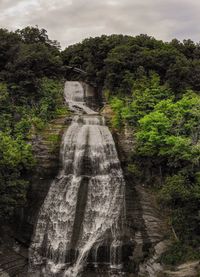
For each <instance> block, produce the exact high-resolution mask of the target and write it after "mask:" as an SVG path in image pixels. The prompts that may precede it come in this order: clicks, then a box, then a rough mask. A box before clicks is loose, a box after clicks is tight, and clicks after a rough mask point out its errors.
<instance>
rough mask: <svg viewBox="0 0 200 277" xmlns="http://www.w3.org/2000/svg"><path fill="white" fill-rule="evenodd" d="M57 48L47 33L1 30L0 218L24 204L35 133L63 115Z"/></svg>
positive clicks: (5, 216) (32, 161)
mask: <svg viewBox="0 0 200 277" xmlns="http://www.w3.org/2000/svg"><path fill="white" fill-rule="evenodd" d="M62 76H63V73H62V60H61V54H60V47H59V44H58V43H57V42H56V41H52V40H50V39H49V37H48V35H47V32H46V30H44V29H39V28H38V27H26V28H24V29H22V30H17V31H16V32H8V31H7V30H5V29H0V219H2V218H5V219H11V217H12V215H13V213H14V211H15V208H17V207H20V206H23V205H24V204H25V202H26V193H27V189H28V181H27V178H26V176H28V175H30V173H31V169H32V167H33V166H34V158H33V155H32V149H31V145H30V144H29V143H28V139H30V138H31V134H32V133H33V132H34V129H39V130H42V129H43V128H44V126H45V125H46V124H47V122H48V121H49V120H51V119H53V118H55V117H56V116H58V115H61V114H62V115H63V114H66V113H67V112H66V109H64V105H63V97H62V78H63V77H62Z"/></svg>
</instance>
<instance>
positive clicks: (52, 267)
mask: <svg viewBox="0 0 200 277" xmlns="http://www.w3.org/2000/svg"><path fill="white" fill-rule="evenodd" d="M64 96H65V100H66V102H67V104H68V105H69V107H70V109H72V110H73V111H75V112H76V113H78V114H76V115H74V118H73V121H72V123H71V125H70V126H69V128H68V129H67V131H66V132H65V134H64V135H63V141H62V145H61V151H60V156H61V169H60V172H59V174H58V176H57V177H56V178H55V180H54V181H53V182H52V184H51V187H50V189H49V192H48V194H47V197H46V199H45V201H44V204H43V205H42V207H41V210H40V213H39V216H38V222H37V225H36V229H35V233H34V236H33V241H32V244H31V247H30V251H29V260H30V266H29V272H30V276H68V277H76V276H79V274H81V271H82V270H83V267H84V265H85V263H86V261H87V258H88V255H89V253H93V254H92V256H93V257H95V258H94V260H95V261H94V264H95V266H96V265H97V259H98V257H97V256H98V248H99V245H101V244H102V243H103V241H104V240H105V238H108V237H110V260H111V267H116V268H118V267H119V266H120V263H121V260H120V255H121V254H120V253H119V252H120V249H121V242H120V235H121V231H122V228H123V226H122V225H123V224H122V223H123V222H122V221H123V220H122V218H123V212H124V188H125V185H124V179H123V174H122V170H121V167H120V163H119V160H118V157H117V152H116V149H115V144H114V141H113V138H112V135H111V133H110V131H109V129H108V127H106V126H105V122H104V118H103V117H101V116H100V115H98V114H97V113H96V112H94V111H93V110H91V109H90V108H89V107H87V106H86V105H85V102H84V90H83V87H82V85H81V84H80V83H79V82H66V84H65V94H64ZM36 272H37V275H36ZM34 274H35V275H34ZM38 274H39V275H38Z"/></svg>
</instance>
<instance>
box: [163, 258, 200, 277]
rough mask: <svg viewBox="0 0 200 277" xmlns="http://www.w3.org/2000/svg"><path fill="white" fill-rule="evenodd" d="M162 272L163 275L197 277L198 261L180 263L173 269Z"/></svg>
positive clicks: (198, 270) (199, 267)
mask: <svg viewBox="0 0 200 277" xmlns="http://www.w3.org/2000/svg"><path fill="white" fill-rule="evenodd" d="M163 274H164V275H163V277H198V276H199V274H200V261H196V262H188V263H185V264H182V265H180V266H178V267H177V268H176V270H175V271H170V270H166V271H164V272H163ZM161 277H162V276H161Z"/></svg>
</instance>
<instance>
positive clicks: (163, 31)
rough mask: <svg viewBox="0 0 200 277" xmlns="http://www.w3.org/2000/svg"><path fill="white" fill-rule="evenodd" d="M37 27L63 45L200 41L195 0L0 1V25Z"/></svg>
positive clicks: (199, 11) (199, 5) (199, 3)
mask: <svg viewBox="0 0 200 277" xmlns="http://www.w3.org/2000/svg"><path fill="white" fill-rule="evenodd" d="M28 25H33V26H35V25H38V26H39V27H40V28H45V29H46V30H47V31H48V34H49V37H50V38H51V39H56V40H58V41H59V42H60V43H61V45H62V47H63V48H64V47H65V46H67V45H70V44H73V43H76V42H79V41H82V40H83V39H84V38H86V37H91V36H92V37H94V36H99V35H102V34H113V33H115V34H119V33H122V34H130V35H138V34H148V35H151V36H154V37H155V38H158V39H163V40H165V41H169V40H171V39H172V38H175V37H176V38H178V39H180V40H182V39H184V38H191V39H192V40H194V41H196V42H199V41H200V0H0V27H2V28H7V29H9V30H15V29H18V28H23V27H25V26H28Z"/></svg>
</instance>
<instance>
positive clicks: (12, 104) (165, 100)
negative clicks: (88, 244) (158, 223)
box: [0, 27, 200, 263]
mask: <svg viewBox="0 0 200 277" xmlns="http://www.w3.org/2000/svg"><path fill="white" fill-rule="evenodd" d="M70 67H78V68H80V69H82V70H83V71H85V72H86V73H85V74H84V73H82V74H79V75H77V73H75V72H73V70H71V69H70ZM63 78H67V79H69V80H70V79H72V80H74V79H76V80H83V81H86V82H88V83H91V84H94V85H96V86H97V87H98V88H99V90H103V91H104V96H105V97H106V99H107V101H108V102H109V103H110V105H111V107H112V109H113V112H114V115H113V118H112V125H113V128H115V129H117V130H122V129H123V127H125V126H128V127H129V128H131V129H132V133H133V139H134V140H135V142H136V144H135V147H134V149H131V151H132V155H131V159H130V161H129V164H128V165H127V168H128V170H130V171H132V172H133V173H134V176H135V179H136V180H137V181H139V182H142V183H145V184H146V185H148V186H149V187H151V188H152V189H154V190H155V191H156V192H157V196H158V200H159V201H160V205H162V206H163V207H165V209H166V210H168V211H169V212H170V215H171V216H170V224H171V227H172V229H173V231H174V232H175V234H176V237H177V238H176V239H178V241H177V242H176V243H175V245H174V246H172V247H171V250H170V251H171V252H168V253H166V255H165V257H163V260H165V261H170V260H171V259H172V260H173V262H171V263H178V262H180V261H183V260H185V259H186V257H187V249H188V253H189V254H188V257H191V256H192V255H191V253H192V252H193V253H195V254H194V255H193V257H197V256H198V253H199V252H198V251H199V250H198V249H197V248H198V247H197V246H198V245H199V242H200V214H199V211H200V167H199V158H200V95H199V94H200V44H199V43H194V42H192V41H191V40H184V41H183V42H180V41H178V40H176V39H174V40H172V41H171V42H167V43H166V42H163V41H160V40H156V39H154V38H152V37H149V36H147V35H140V36H136V37H131V36H123V35H111V36H105V35H103V36H101V37H96V38H89V39H85V40H84V41H83V42H82V43H78V44H75V45H72V46H69V47H67V48H66V49H65V50H64V51H61V49H60V47H59V44H58V43H57V42H56V41H52V40H50V39H49V38H48V35H47V32H46V31H45V30H44V29H41V30H40V29H38V28H37V27H26V28H25V29H23V30H17V31H16V32H9V31H7V30H5V29H0V110H1V112H0V157H1V162H0V192H1V197H0V208H1V209H0V210H1V214H0V216H1V217H2V216H7V217H8V216H10V215H12V214H13V211H14V209H15V207H18V206H20V205H23V203H24V201H25V196H26V189H27V181H26V176H27V173H28V172H29V171H30V169H31V167H32V166H33V165H34V157H33V156H32V152H31V146H30V145H29V144H28V143H27V141H28V140H27V139H28V136H29V131H30V128H32V126H35V127H37V128H43V126H44V123H45V122H48V121H49V120H51V119H52V118H54V117H56V116H57V115H58V114H59V113H62V110H63V108H62V95H61V90H60V89H61V80H62V79H63ZM177 245H178V246H177ZM177 247H179V249H180V251H179V254H178V256H177V257H176V258H173V255H176V249H177ZM181 249H182V250H181ZM191 249H192V250H191ZM170 253H171V254H170ZM170 255H171V256H170ZM183 255H184V258H183Z"/></svg>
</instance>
